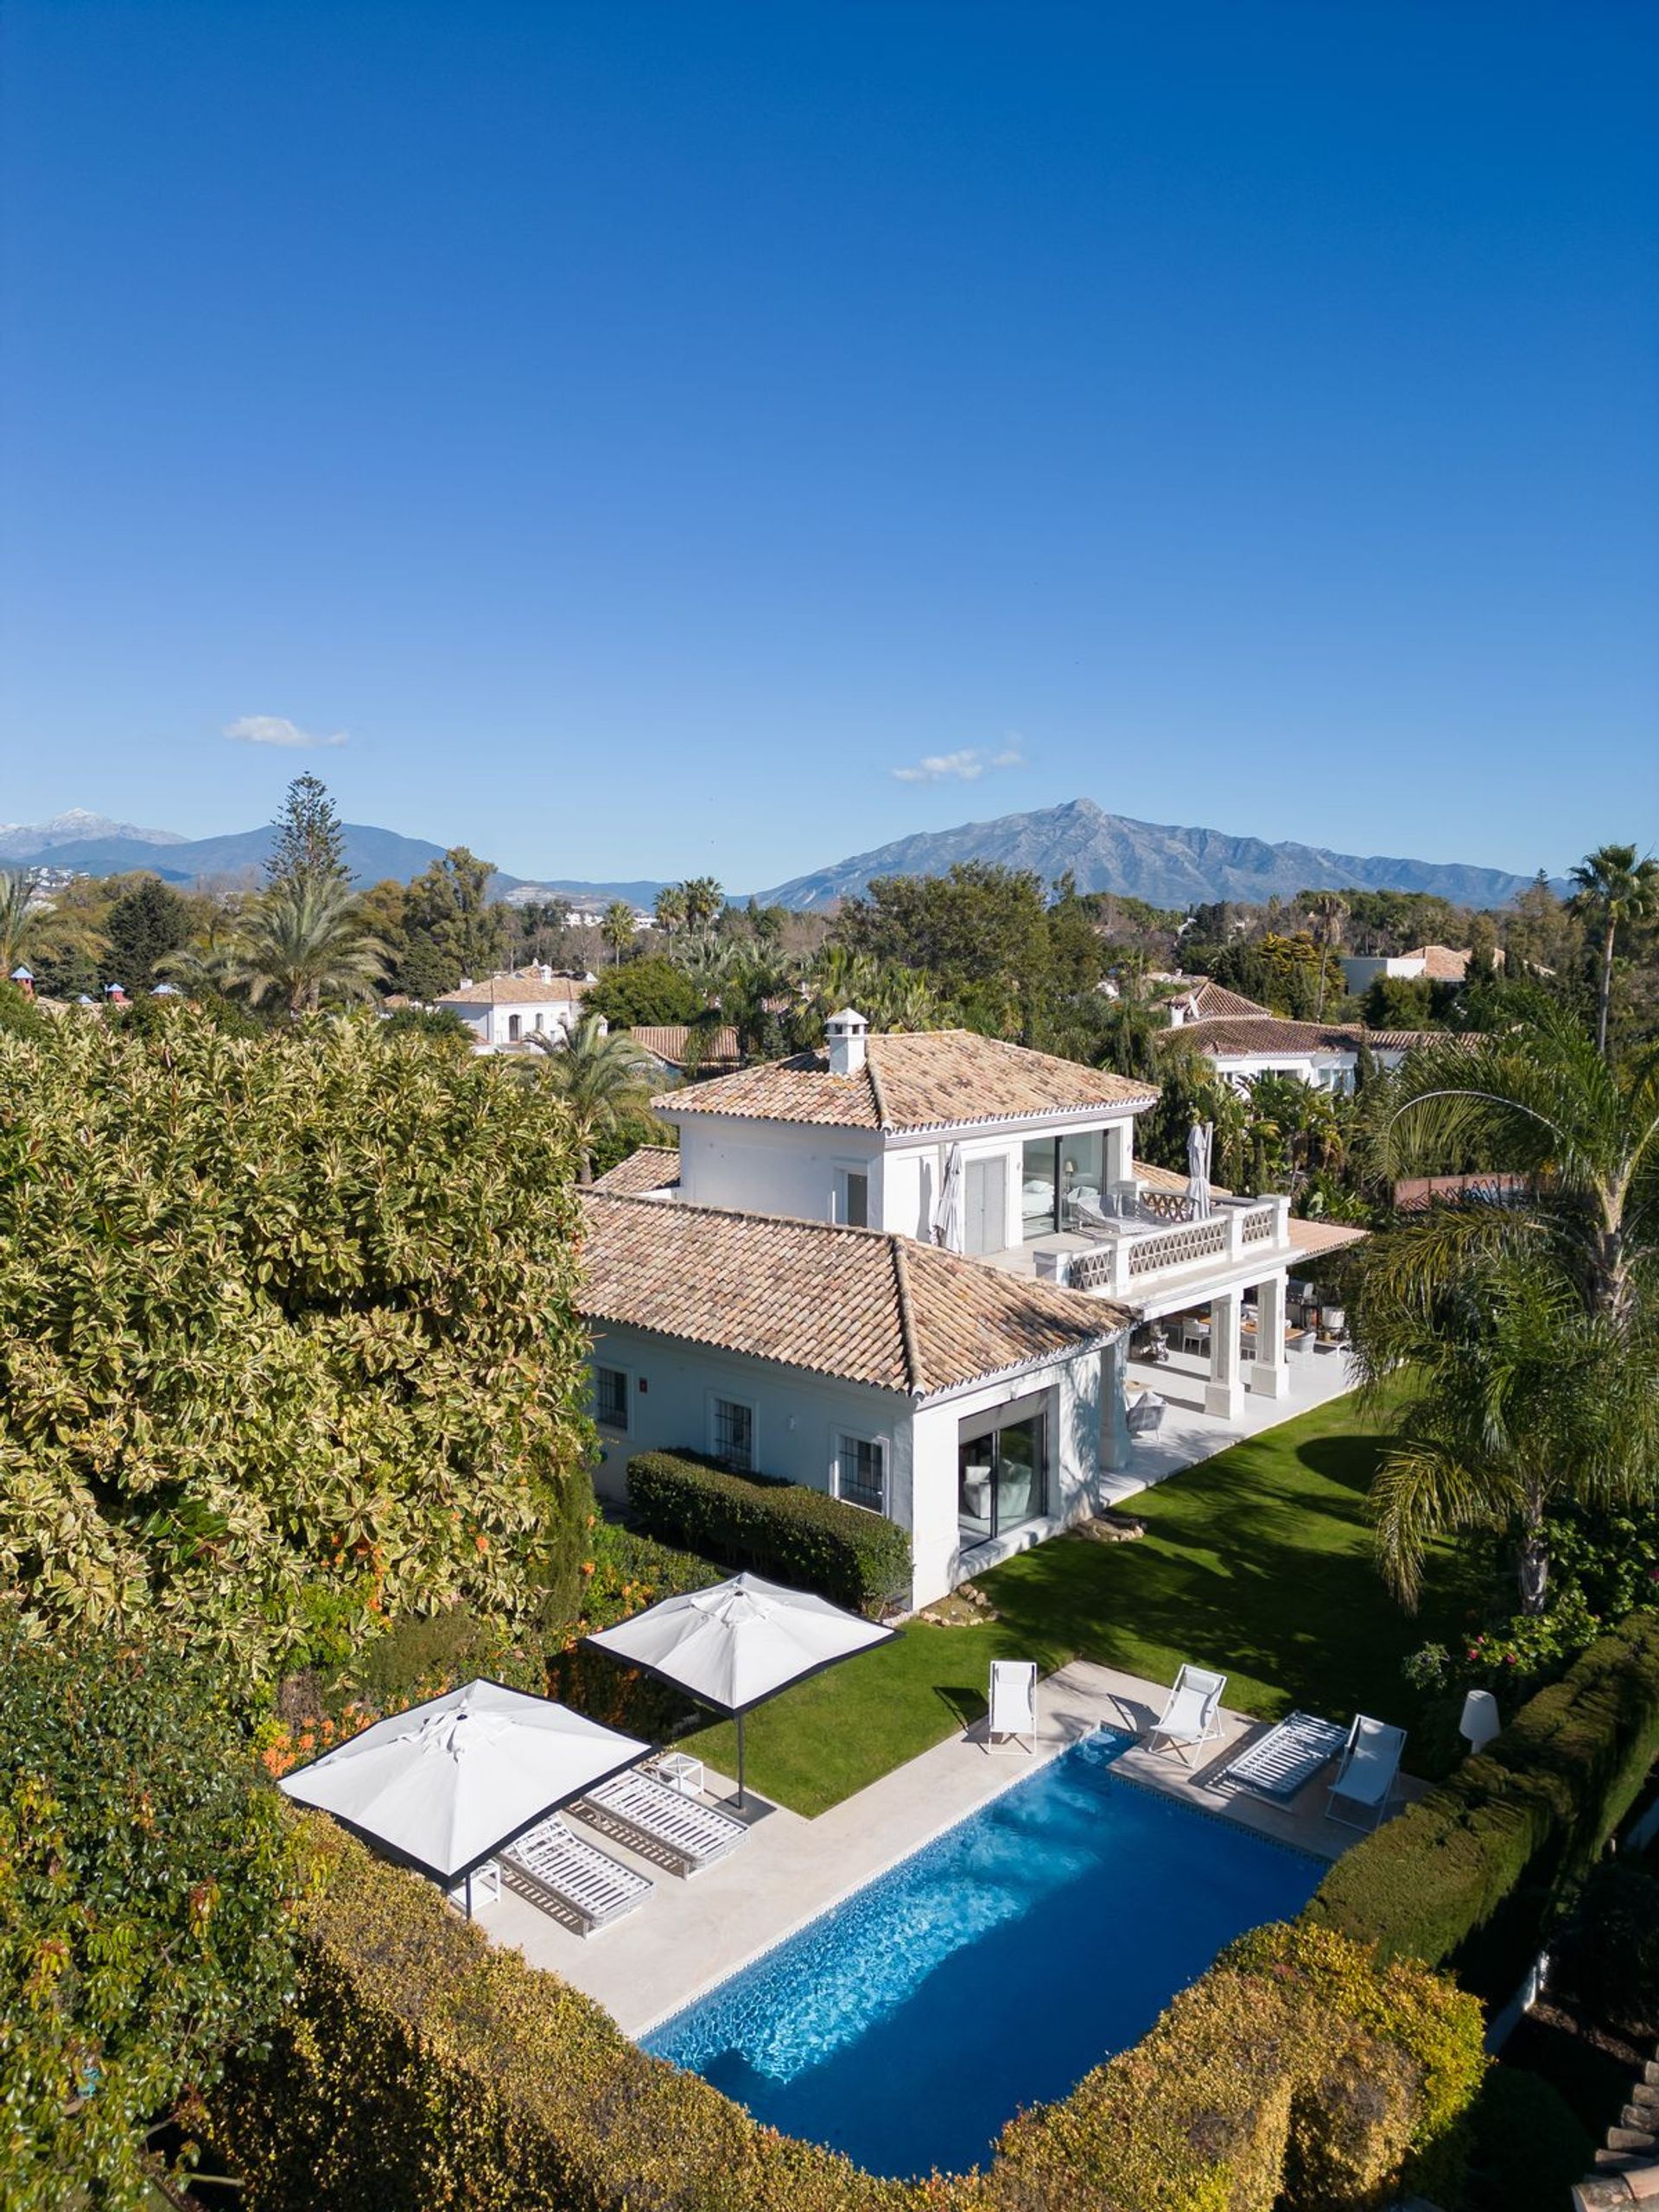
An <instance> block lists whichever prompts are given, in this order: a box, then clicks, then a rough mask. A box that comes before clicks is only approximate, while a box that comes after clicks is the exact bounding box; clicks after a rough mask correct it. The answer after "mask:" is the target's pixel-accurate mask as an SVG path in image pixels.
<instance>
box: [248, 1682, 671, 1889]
mask: <svg viewBox="0 0 1659 2212" xmlns="http://www.w3.org/2000/svg"><path fill="white" fill-rule="evenodd" d="M650 1749H651V1746H650V1745H649V1744H642V1743H639V1742H637V1741H636V1740H635V1738H633V1737H632V1736H623V1735H620V1734H619V1733H618V1732H617V1731H616V1730H615V1729H614V1728H603V1727H601V1726H600V1724H599V1722H598V1721H597V1720H589V1719H588V1718H587V1717H586V1716H585V1715H584V1714H582V1713H572V1712H571V1711H570V1710H569V1707H566V1706H563V1705H556V1704H555V1703H554V1702H553V1700H552V1699H551V1698H545V1697H531V1696H530V1695H529V1694H527V1693H526V1692H525V1691H524V1690H510V1689H507V1688H504V1687H503V1685H502V1684H501V1683H499V1682H487V1681H473V1682H467V1684H466V1685H465V1686H464V1687H463V1688H461V1689H458V1690H451V1691H450V1692H449V1694H448V1696H447V1697H435V1698H429V1699H428V1700H427V1702H426V1703H425V1704H424V1705H416V1706H411V1707H410V1708H409V1710H408V1712H406V1713H392V1714H391V1715H390V1716H389V1717H388V1718H387V1719H385V1720H377V1721H375V1722H374V1723H373V1724H372V1726H370V1727H367V1728H365V1729H364V1730H362V1732H360V1733H359V1734H358V1735H355V1736H353V1738H351V1739H350V1741H349V1742H347V1743H344V1744H339V1745H335V1747H334V1750H333V1751H325V1752H324V1753H323V1755H322V1757H321V1758H317V1759H313V1760H312V1762H311V1763H310V1764H309V1765H308V1766H302V1767H297V1768H296V1770H294V1772H293V1773H292V1774H286V1775H284V1776H283V1778H282V1780H281V1782H280V1783H279V1784H278V1785H277V1786H278V1788H280V1789H283V1790H284V1791H285V1792H286V1793H287V1795H288V1796H290V1797H292V1798H294V1799H295V1800H296V1802H298V1803H300V1804H302V1805H315V1807H316V1808H318V1810H319V1811H321V1812H324V1813H332V1814H333V1815H334V1818H335V1819H336V1820H337V1821H340V1823H341V1825H342V1826H343V1827H348V1828H352V1829H354V1830H355V1831H356V1833H357V1834H359V1835H360V1836H362V1837H363V1838H364V1840H365V1841H366V1842H369V1843H372V1844H376V1845H378V1847H380V1849H381V1850H383V1851H384V1852H385V1853H386V1854H387V1855H388V1856H389V1857H391V1858H393V1859H401V1860H402V1861H403V1863H404V1865H405V1866H413V1867H414V1868H415V1869H416V1871H417V1872H420V1873H423V1874H425V1875H427V1876H429V1878H431V1879H432V1880H433V1881H435V1882H437V1883H440V1884H441V1885H442V1886H443V1888H445V1889H453V1888H454V1885H455V1884H456V1883H457V1882H458V1881H461V1880H463V1879H464V1880H465V1881H466V1883H467V1908H468V1911H469V1913H470V1910H471V1905H472V1877H473V1874H474V1872H475V1871H476V1870H477V1869H478V1868H479V1867H480V1866H483V1865H484V1863H485V1861H486V1859H493V1857H494V1856H495V1854H496V1853H497V1852H498V1851H499V1850H500V1849H501V1848H502V1847H503V1846H504V1845H505V1844H509V1843H511V1842H512V1840H513V1839H514V1838H515V1837H516V1836H519V1835H522V1834H524V1830H525V1829H526V1828H530V1827H534V1826H535V1825H536V1823H537V1821H539V1820H542V1819H543V1818H544V1817H545V1816H546V1815H548V1814H549V1813H551V1812H556V1810H557V1809H558V1808H559V1807H560V1806H561V1805H563V1804H568V1803H569V1801H570V1799H571V1798H573V1797H580V1796H582V1792H583V1791H584V1790H585V1789H592V1788H593V1787H594V1784H595V1783H600V1782H603V1781H604V1780H606V1778H607V1777H608V1776H610V1775H613V1774H620V1773H621V1771H622V1770H623V1769H624V1768H625V1767H630V1766H632V1764H634V1762H635V1761H636V1760H637V1759H641V1758H644V1757H645V1753H646V1752H647V1751H649V1750H650Z"/></svg>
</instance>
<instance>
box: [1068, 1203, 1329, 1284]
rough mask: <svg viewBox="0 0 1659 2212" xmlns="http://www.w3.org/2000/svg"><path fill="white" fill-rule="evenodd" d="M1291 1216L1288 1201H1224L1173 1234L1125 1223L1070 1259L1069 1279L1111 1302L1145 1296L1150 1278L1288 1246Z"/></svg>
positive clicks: (1223, 1264)
mask: <svg viewBox="0 0 1659 2212" xmlns="http://www.w3.org/2000/svg"><path fill="white" fill-rule="evenodd" d="M1289 1215H1290V1201H1289V1199H1288V1198H1262V1199H1258V1200H1255V1201H1251V1202H1249V1203H1244V1204H1240V1203H1233V1204H1229V1203H1227V1202H1226V1201H1221V1202H1219V1203H1218V1204H1217V1207H1216V1210H1215V1211H1214V1212H1213V1213H1212V1214H1211V1217H1210V1218H1209V1220H1208V1221H1187V1222H1182V1223H1179V1224H1178V1225H1177V1226H1175V1227H1174V1228H1173V1229H1155V1230H1149V1231H1146V1232H1143V1233H1141V1234H1136V1233H1135V1230H1132V1229H1130V1228H1129V1227H1128V1224H1125V1230H1124V1233H1123V1234H1122V1235H1120V1236H1110V1237H1107V1238H1105V1239H1104V1240H1103V1242H1102V1243H1099V1244H1097V1245H1096V1246H1095V1247H1094V1248H1093V1249H1091V1250H1090V1251H1087V1252H1072V1253H1069V1254H1066V1255H1064V1258H1063V1264H1064V1266H1065V1281H1066V1282H1067V1283H1068V1284H1069V1285H1070V1287H1071V1288H1072V1289H1073V1290H1091V1291H1095V1292H1097V1293H1099V1294H1102V1295H1103V1296H1106V1297H1118V1298H1122V1297H1126V1296H1128V1294H1129V1293H1130V1291H1131V1290H1134V1291H1135V1292H1138V1293H1140V1294H1142V1295H1144V1294H1145V1293H1146V1292H1147V1290H1148V1289H1149V1288H1150V1287H1151V1284H1150V1281H1149V1278H1154V1277H1157V1276H1160V1275H1168V1274H1178V1273H1179V1272H1180V1271H1182V1270H1184V1269H1186V1268H1210V1269H1211V1270H1212V1271H1213V1270H1215V1269H1217V1268H1225V1267H1227V1266H1228V1265H1229V1264H1230V1263H1231V1262H1236V1261H1239V1260H1242V1259H1243V1257H1244V1256H1245V1255H1246V1253H1247V1252H1250V1253H1255V1251H1257V1250H1258V1249H1260V1248H1262V1247H1263V1246H1265V1247H1268V1248H1269V1249H1271V1248H1272V1247H1274V1246H1276V1245H1281V1244H1286V1245H1287V1244H1288V1243H1289V1241H1290V1240H1289V1236H1288V1233H1287V1229H1286V1226H1285V1224H1286V1223H1287V1220H1288V1218H1289Z"/></svg>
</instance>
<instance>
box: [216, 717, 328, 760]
mask: <svg viewBox="0 0 1659 2212" xmlns="http://www.w3.org/2000/svg"><path fill="white" fill-rule="evenodd" d="M225 734H226V737H231V738H234V739H235V740H236V741H237V743H238V745H283V746H287V747H289V748H290V749H292V750H295V751H298V752H302V753H308V752H310V751H312V750H313V749H314V748H315V747H317V746H320V745H344V744H345V742H346V733H345V731H344V730H343V729H337V730H336V731H335V732H334V735H333V736H332V737H313V736H312V734H311V733H310V731H309V730H308V729H302V728H300V726H299V724H298V723H297V722H291V721H289V719H288V716H287V715H242V716H240V717H239V719H238V720H237V721H233V722H226V725H225Z"/></svg>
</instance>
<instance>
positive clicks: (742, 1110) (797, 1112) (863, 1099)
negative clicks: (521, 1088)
mask: <svg viewBox="0 0 1659 2212" xmlns="http://www.w3.org/2000/svg"><path fill="white" fill-rule="evenodd" d="M1157 1096H1158V1092H1157V1089H1156V1087H1155V1086H1154V1085H1148V1084H1141V1083H1132V1082H1130V1081H1129V1080H1128V1078H1127V1077H1123V1076H1120V1075H1110V1074H1108V1073H1107V1072H1106V1071H1104V1070H1103V1069H1100V1068H1089V1067H1084V1066H1082V1065H1080V1064H1079V1063H1078V1062H1077V1061H1075V1060H1062V1059H1057V1058H1055V1057H1054V1055H1053V1054H1052V1053H1051V1052H1028V1051H1027V1049H1026V1047H1025V1046H1022V1045H1006V1044H1004V1043H1003V1042H1002V1041H1001V1039H1000V1038H996V1037H981V1036H977V1035H976V1033H974V1032H973V1031H972V1030H969V1029H933V1030H919V1031H916V1032H914V1033H903V1032H893V1033H883V1034H880V1035H878V1036H872V1037H871V1038H870V1039H868V1043H867V1046H866V1050H865V1061H864V1066H863V1068H862V1070H861V1071H860V1072H859V1073H858V1074H857V1075H846V1076H837V1075H831V1074H830V1073H829V1063H828V1062H827V1060H826V1059H825V1058H824V1056H823V1053H822V1052H798V1053H797V1054H796V1055H795V1057H794V1058H793V1059H790V1060H774V1061H772V1062H771V1063H770V1064H769V1065H766V1066H765V1067H756V1068H745V1069H744V1070H743V1071H742V1072H741V1074H738V1075H731V1076H725V1077H721V1079H720V1080H719V1081H717V1082H715V1083H702V1084H697V1085H696V1087H695V1088H694V1089H693V1090H689V1091H676V1092H675V1093H673V1094H672V1095H671V1096H669V1097H666V1098H664V1099H661V1100H659V1101H658V1102H657V1103H658V1107H659V1109H660V1110H661V1111H662V1112H663V1113H664V1114H666V1115H667V1116H668V1117H669V1118H670V1120H673V1119H674V1118H675V1117H676V1116H679V1115H683V1114H731V1115H736V1116H742V1117H744V1118H746V1119H752V1120H758V1121H767V1122H814V1123H818V1124H821V1125H823V1126H824V1127H828V1128H843V1129H847V1128H850V1129H891V1130H909V1129H937V1128H952V1127H954V1126H956V1125H957V1124H959V1123H964V1122H1015V1121H1024V1120H1027V1119H1029V1118H1031V1117H1032V1116H1036V1115H1043V1114H1056V1115H1058V1114H1077V1113H1086V1112H1089V1111H1090V1109H1093V1108H1096V1107H1124V1106H1129V1107H1140V1106H1150V1105H1152V1104H1154V1102H1155V1101H1156V1099H1157Z"/></svg>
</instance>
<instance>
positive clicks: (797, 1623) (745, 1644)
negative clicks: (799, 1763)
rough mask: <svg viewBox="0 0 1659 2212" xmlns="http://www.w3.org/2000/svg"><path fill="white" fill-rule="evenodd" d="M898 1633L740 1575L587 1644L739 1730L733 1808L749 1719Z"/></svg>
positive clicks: (651, 1609) (667, 1601) (805, 1594)
mask: <svg viewBox="0 0 1659 2212" xmlns="http://www.w3.org/2000/svg"><path fill="white" fill-rule="evenodd" d="M898 1634H899V1630H897V1629H894V1628H883V1627H882V1626H881V1625H880V1623H878V1622H876V1621H867V1620H865V1619H864V1618H862V1617H861V1615H859V1614H857V1613H849V1612H847V1611H844V1610H843V1609H842V1607H841V1606H840V1605H831V1604H830V1603H829V1599H827V1598H818V1597H815V1596H813V1594H812V1593H811V1592H810V1591H807V1590H790V1589H786V1588H785V1586H784V1585H783V1584H782V1583H780V1582H767V1581H765V1580H762V1578H761V1577H760V1575H758V1574H734V1576H733V1577H732V1578H731V1580H730V1581H728V1582H717V1583H716V1584H715V1586H714V1588H713V1589H712V1590H694V1591H692V1592H690V1594H689V1595H687V1596H684V1597H679V1598H664V1599H663V1600H662V1602H661V1603H660V1604H659V1605H650V1606H647V1607H646V1609H645V1611H644V1612H643V1613H636V1614H635V1615H634V1616H633V1618H632V1620H626V1621H621V1622H620V1623H619V1624H617V1626H616V1627H615V1628H607V1629H601V1630H600V1632H599V1634H598V1635H597V1636H589V1637H584V1638H583V1639H582V1640H583V1642H584V1643H590V1644H591V1645H592V1646H593V1648H594V1650H595V1651H605V1652H608V1653H609V1655H610V1656H611V1657H612V1658H613V1659H620V1660H621V1661H622V1662H624V1663H625V1664H626V1665H627V1666H631V1667H643V1668H644V1669H645V1672H646V1673H647V1674H649V1675H657V1676H658V1677H659V1679H660V1680H662V1681H665V1682H674V1683H676V1684H677V1686H678V1687H679V1688H681V1689H683V1690H689V1691H690V1694H691V1695H692V1696H693V1697H694V1698H696V1700H697V1702H698V1704H699V1705H707V1706H711V1707H713V1708H714V1710H715V1712H716V1713H727V1714H728V1715H729V1716H730V1717H731V1718H732V1719H734V1720H735V1721H736V1723H737V1802H738V1805H739V1808H741V1807H742V1806H743V1805H744V1804H745V1802H747V1801H746V1799H745V1797H744V1794H743V1716H744V1714H745V1713H748V1712H751V1711H752V1710H753V1707H756V1706H757V1705H764V1704H765V1703H766V1700H767V1699H768V1698H772V1697H776V1696H777V1694H778V1693H779V1690H786V1689H787V1688H789V1687H790V1685H791V1682H801V1681H805V1680H806V1678H807V1676H808V1675H817V1674H822V1673H823V1669H825V1668H826V1667H833V1666H836V1664H837V1663H838V1662H840V1661H841V1660H842V1659H850V1658H852V1657H853V1656H855V1654H856V1653H858V1652H860V1651H868V1650H870V1649H872V1648H873V1647H874V1645H876V1644H878V1643H889V1642H890V1641H891V1640H892V1638H893V1637H895V1636H897V1635H898Z"/></svg>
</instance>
